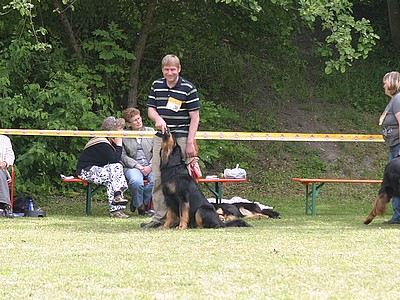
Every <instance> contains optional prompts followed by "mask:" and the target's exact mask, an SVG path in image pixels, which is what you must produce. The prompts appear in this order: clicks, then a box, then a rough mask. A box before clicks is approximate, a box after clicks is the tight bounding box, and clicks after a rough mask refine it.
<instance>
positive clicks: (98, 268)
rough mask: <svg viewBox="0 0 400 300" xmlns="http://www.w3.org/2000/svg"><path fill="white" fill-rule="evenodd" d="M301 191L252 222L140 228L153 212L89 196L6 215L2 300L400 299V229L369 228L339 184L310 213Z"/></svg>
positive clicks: (361, 206) (0, 221) (0, 244)
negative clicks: (128, 213)
mask: <svg viewBox="0 0 400 300" xmlns="http://www.w3.org/2000/svg"><path fill="white" fill-rule="evenodd" d="M357 193H361V195H363V196H366V197H367V196H370V194H371V192H370V190H369V189H366V190H364V191H360V192H357ZM334 194H336V198H332V197H333V196H332V195H334ZM302 195H303V194H298V195H293V196H291V197H288V198H287V199H284V200H281V199H272V198H271V199H265V201H267V202H268V201H269V203H266V204H272V205H275V208H276V210H277V211H279V212H280V213H281V214H282V219H279V220H273V219H263V220H250V221H249V223H251V224H252V225H253V226H254V227H253V228H227V229H202V230H199V229H190V230H185V231H177V230H162V229H151V230H143V229H141V228H140V223H141V222H143V221H148V220H150V218H143V217H138V216H136V214H135V216H133V217H132V218H130V219H110V218H109V217H108V215H107V212H106V210H107V206H106V205H104V204H101V203H94V205H93V215H92V216H90V217H86V216H84V204H83V200H82V201H81V202H79V203H77V202H75V203H67V204H66V203H63V201H61V200H60V201H54V202H53V203H50V204H48V206H47V207H46V211H47V214H48V216H47V217H46V218H25V217H20V218H15V219H5V218H0V232H1V237H2V238H1V240H0V249H1V253H2V260H1V263H0V281H1V282H2V285H1V286H2V288H1V289H0V298H1V299H357V298H363V299H398V298H399V297H400V289H399V284H400V278H399V277H398V276H397V271H395V272H393V269H395V268H396V262H397V261H398V253H399V245H400V226H396V225H392V226H389V225H382V221H383V220H386V219H387V218H388V217H389V215H387V216H386V218H382V217H378V218H376V219H375V220H374V221H373V223H372V224H371V225H368V226H366V225H364V224H363V223H362V222H361V220H362V219H363V218H364V217H365V216H366V215H367V214H368V212H369V209H370V202H368V201H367V200H365V201H364V200H358V201H357V203H352V205H348V203H346V202H345V201H344V202H343V201H342V200H341V198H339V197H340V195H341V192H340V190H338V191H335V190H331V191H329V189H327V191H326V193H325V194H323V193H321V195H320V196H319V202H318V204H317V216H315V217H312V216H305V215H304V203H303V201H302V200H303V199H302ZM338 195H339V197H338ZM369 200H371V199H369ZM388 214H390V211H389V212H388Z"/></svg>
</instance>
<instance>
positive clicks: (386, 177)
mask: <svg viewBox="0 0 400 300" xmlns="http://www.w3.org/2000/svg"><path fill="white" fill-rule="evenodd" d="M393 196H397V197H399V196H400V156H397V157H396V158H394V159H393V160H391V161H390V162H389V163H388V164H387V165H386V167H385V172H384V174H383V181H382V184H381V188H380V190H379V192H378V197H377V198H376V199H375V200H374V202H373V204H372V211H371V213H370V214H369V215H368V217H367V218H366V219H365V220H364V221H363V222H364V224H366V225H368V224H369V223H371V222H372V220H373V219H374V218H375V217H376V216H378V215H381V216H382V215H384V213H385V210H386V206H387V204H388V203H389V201H390V199H391V198H392V197H393Z"/></svg>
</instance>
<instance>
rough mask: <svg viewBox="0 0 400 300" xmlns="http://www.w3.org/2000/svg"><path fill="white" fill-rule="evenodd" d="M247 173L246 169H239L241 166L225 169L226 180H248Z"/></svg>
mask: <svg viewBox="0 0 400 300" xmlns="http://www.w3.org/2000/svg"><path fill="white" fill-rule="evenodd" d="M246 176H247V175H246V171H245V170H244V169H241V168H239V164H237V165H236V168H235V169H225V170H224V177H225V178H236V179H239V178H246Z"/></svg>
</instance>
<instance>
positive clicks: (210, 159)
mask: <svg viewBox="0 0 400 300" xmlns="http://www.w3.org/2000/svg"><path fill="white" fill-rule="evenodd" d="M201 105H202V107H201V117H200V127H199V131H221V132H223V131H233V129H232V128H230V127H229V125H231V124H232V122H235V121H239V120H240V116H239V115H238V114H237V113H236V112H234V111H232V110H230V109H227V108H226V107H225V106H223V105H221V104H215V103H213V102H212V101H205V100H204V101H202V104H201ZM197 143H198V146H199V156H200V158H201V163H202V164H203V165H202V167H206V168H207V169H210V170H218V171H221V170H222V171H223V169H225V168H234V167H235V165H236V164H237V163H239V164H241V166H242V167H246V166H247V165H246V163H245V160H244V159H243V158H244V157H246V159H248V158H251V157H254V156H255V155H256V154H255V152H253V151H252V150H249V148H247V147H246V145H245V144H244V143H241V142H232V141H222V140H198V141H197ZM204 164H205V165H204Z"/></svg>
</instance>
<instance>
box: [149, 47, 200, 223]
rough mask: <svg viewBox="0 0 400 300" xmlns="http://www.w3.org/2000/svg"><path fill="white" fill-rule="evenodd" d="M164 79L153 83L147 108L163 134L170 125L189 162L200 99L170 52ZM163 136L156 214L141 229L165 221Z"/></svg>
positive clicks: (156, 170)
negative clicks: (162, 176)
mask: <svg viewBox="0 0 400 300" xmlns="http://www.w3.org/2000/svg"><path fill="white" fill-rule="evenodd" d="M161 69H162V73H163V75H164V77H163V78H160V79H157V80H155V81H154V82H153V84H152V86H151V90H150V93H149V97H148V99H147V109H148V115H149V118H150V119H152V120H153V121H154V122H155V126H156V128H157V129H159V130H160V131H161V133H164V132H165V130H166V128H167V127H168V128H169V129H170V130H171V132H172V133H173V135H174V136H175V137H176V139H177V143H178V144H179V146H180V147H181V149H182V154H183V156H184V157H185V159H186V162H187V163H188V162H189V161H190V158H191V157H193V156H195V146H194V138H195V135H196V132H197V128H198V125H199V121H200V100H199V95H198V93H197V88H196V87H195V86H194V85H193V84H192V83H191V82H189V81H188V80H186V79H184V78H182V77H181V76H180V75H179V73H180V71H181V64H180V61H179V58H178V57H177V56H176V55H173V54H168V55H166V56H165V57H164V58H163V59H162V62H161ZM161 140H162V139H161V135H160V133H157V134H156V135H155V137H154V146H153V164H152V165H153V179H154V186H153V204H154V210H155V212H156V213H155V215H154V216H153V218H152V220H151V222H149V223H142V224H141V227H142V228H156V227H160V226H161V225H163V223H164V219H165V214H166V210H167V208H166V204H165V199H164V195H163V193H162V189H161V173H160V150H161Z"/></svg>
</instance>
